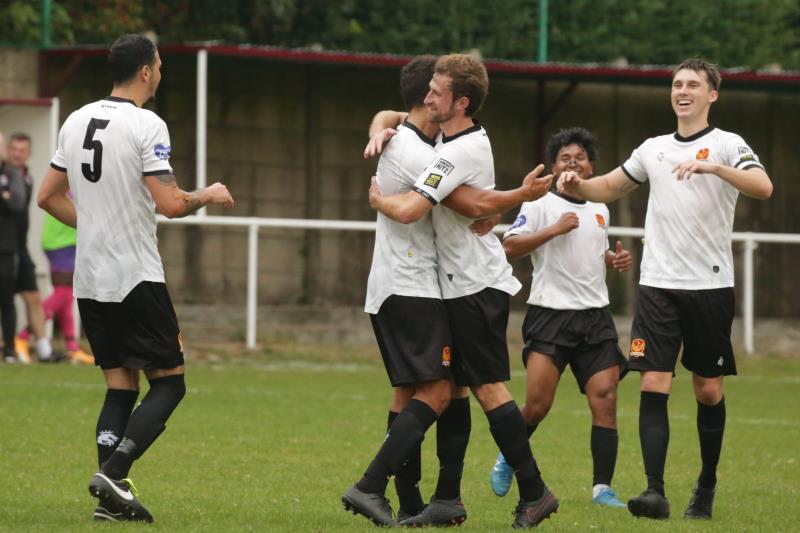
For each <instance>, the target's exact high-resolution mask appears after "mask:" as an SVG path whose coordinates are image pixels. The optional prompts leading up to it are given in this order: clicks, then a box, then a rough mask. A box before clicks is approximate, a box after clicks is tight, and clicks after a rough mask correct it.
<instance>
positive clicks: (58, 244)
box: [42, 213, 78, 251]
mask: <svg viewBox="0 0 800 533" xmlns="http://www.w3.org/2000/svg"><path fill="white" fill-rule="evenodd" d="M77 242H78V232H77V230H76V229H75V228H71V227H69V226H67V225H66V224H62V223H61V222H59V221H58V220H56V219H55V218H53V217H52V216H51V215H50V214H48V213H45V215H44V225H43V226H42V249H43V250H45V251H49V250H59V249H61V248H66V247H67V246H75V244H76V243H77Z"/></svg>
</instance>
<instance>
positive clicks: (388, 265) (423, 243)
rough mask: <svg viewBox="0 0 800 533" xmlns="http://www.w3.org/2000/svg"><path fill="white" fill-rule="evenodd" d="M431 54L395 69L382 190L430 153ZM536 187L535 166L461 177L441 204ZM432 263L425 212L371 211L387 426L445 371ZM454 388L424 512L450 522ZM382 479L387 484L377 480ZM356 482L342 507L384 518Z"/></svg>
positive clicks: (492, 205)
mask: <svg viewBox="0 0 800 533" xmlns="http://www.w3.org/2000/svg"><path fill="white" fill-rule="evenodd" d="M435 62H436V57H434V56H419V57H416V58H414V59H413V60H412V61H411V62H410V63H409V64H407V65H406V66H405V67H403V69H402V71H401V78H400V86H401V93H402V96H403V101H404V103H405V104H406V107H407V108H409V112H408V114H407V115H406V114H403V120H404V122H403V123H402V124H401V125H400V126H399V127H398V128H397V130H396V131H397V137H396V138H394V139H393V141H392V142H391V143H390V145H389V146H388V147H387V148H386V150H385V151H384V152H383V154H382V155H381V158H380V161H379V162H378V169H377V176H376V182H377V184H378V185H379V186H380V187H381V188H382V189H383V190H384V191H386V192H387V193H399V192H405V191H409V190H411V188H412V187H413V185H414V182H415V181H416V179H417V177H418V176H419V175H420V174H421V173H422V172H423V170H424V169H425V167H426V166H427V165H428V163H429V162H430V161H431V159H433V157H434V156H435V150H434V146H435V141H434V138H435V137H436V136H437V134H438V133H439V125H438V124H437V123H433V122H431V121H429V120H428V116H427V112H426V110H425V106H424V98H425V95H426V94H427V92H428V83H429V82H430V80H431V78H432V77H433V72H434V65H435ZM541 170H542V169H538V171H537V172H541ZM536 175H538V173H537V174H536ZM542 187H543V186H542V184H541V183H539V182H536V181H534V180H533V175H531V176H526V179H525V180H524V181H523V186H522V187H520V188H518V189H515V190H513V191H480V190H476V189H472V188H470V187H466V186H463V187H460V188H459V189H458V190H456V191H455V192H454V193H453V194H451V195H450V196H449V197H448V198H447V200H446V201H445V204H446V205H448V206H449V207H451V208H453V209H454V210H456V211H457V212H460V213H462V214H464V215H466V216H472V215H474V216H486V215H489V214H491V213H493V212H497V211H500V210H504V209H506V208H507V207H506V206H507V205H509V204H510V202H514V203H519V202H521V201H523V199H524V198H535V197H538V196H540V195H541V194H542V192H541V191H542ZM436 264H437V259H436V249H435V246H434V235H433V226H432V225H431V217H430V215H428V214H426V215H425V216H424V217H422V218H421V219H420V220H418V221H416V222H414V223H412V224H408V225H406V224H402V223H399V222H396V221H394V220H391V219H389V218H387V217H385V216H384V215H383V214H381V213H378V217H377V231H376V235H375V249H374V253H373V260H372V268H371V270H370V276H369V281H368V284H367V301H366V305H365V311H366V312H368V313H370V319H371V321H372V325H373V329H374V331H375V336H376V339H377V341H378V346H379V348H380V351H381V356H382V358H383V361H384V365H385V367H386V371H387V374H388V375H389V379H390V381H391V383H392V386H393V395H392V404H391V406H390V410H389V422H388V425H389V427H390V429H391V426H392V423H393V422H394V420H395V419H396V418H397V416H398V415H399V413H400V412H402V411H403V410H404V409H405V408H406V407H407V406H408V404H409V401H410V400H411V399H412V398H413V396H414V394H415V392H416V386H415V384H416V383H418V382H421V381H435V380H441V379H445V380H451V379H452V378H451V373H450V368H449V367H450V363H451V360H450V354H451V349H452V341H451V336H450V326H449V323H448V320H447V316H446V311H445V309H444V305H443V303H442V300H441V291H440V289H439V281H438V279H437V273H436ZM453 395H454V397H453V398H452V399H451V400H450V402H449V406H448V407H447V408H446V409H445V410H444V411H443V412H442V413H441V415H440V416H439V418H438V420H437V426H436V433H437V455H438V456H439V460H440V470H439V481H438V483H437V487H436V492H435V494H434V496H433V498H432V500H431V504H430V505H429V506H428V507H427V510H426V514H425V518H427V519H429V520H430V521H431V523H432V524H438V525H444V524H448V525H449V524H458V523H461V522H463V521H464V520H465V519H466V511H465V509H464V506H463V504H462V503H461V501H460V480H461V472H462V470H463V458H464V454H465V452H466V447H467V443H468V441H469V433H470V411H469V400H468V398H467V395H468V391H466V390H465V389H461V388H459V389H457V390H456V391H455V392H454V393H453ZM420 462H421V460H420V443H417V444H416V446H414V448H413V449H412V451H411V453H410V455H409V456H408V457H407V459H406V461H405V462H404V463H402V466H401V467H400V468H399V470H398V471H397V472H396V473H395V488H396V489H397V494H398V497H399V500H400V509H399V512H398V515H397V521H399V522H401V524H405V522H403V520H405V519H407V518H410V517H414V516H415V515H418V514H419V513H420V512H421V511H422V510H423V507H424V504H423V501H422V497H421V495H420V492H419V488H418V483H419V480H420V476H421V472H420V470H421V464H420ZM360 486H361V487H362V488H363V489H364V490H369V489H373V487H370V486H369V484H368V483H361V484H360ZM378 488H379V487H374V490H377V489H378ZM380 488H382V489H385V484H382V487H380ZM358 491H361V492H364V491H362V490H361V489H359V485H357V486H356V487H355V488H354V489H350V491H348V493H347V494H345V496H344V498H343V500H344V504H345V506H346V507H347V508H350V509H353V510H354V511H355V512H358V513H361V514H364V515H365V516H367V517H369V518H371V519H373V520H378V522H380V523H391V522H390V521H389V520H390V518H391V512H390V511H387V509H386V503H385V499H384V498H383V496H382V495H383V493H382V492H381V493H380V494H381V498H374V501H375V502H377V503H378V504H379V505H378V506H377V507H378V508H376V509H373V507H376V506H373V505H367V504H366V503H367V502H366V501H365V499H366V498H365V496H363V495H362V494H359V492H358ZM365 494H369V493H367V492H365ZM373 494H377V492H374V493H373ZM406 525H407V524H406Z"/></svg>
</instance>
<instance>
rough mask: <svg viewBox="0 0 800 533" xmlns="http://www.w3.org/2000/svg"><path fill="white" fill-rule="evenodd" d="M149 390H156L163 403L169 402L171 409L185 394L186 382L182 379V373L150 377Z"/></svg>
mask: <svg viewBox="0 0 800 533" xmlns="http://www.w3.org/2000/svg"><path fill="white" fill-rule="evenodd" d="M150 390H151V391H153V392H157V394H158V397H159V398H160V399H161V401H163V402H164V403H165V404H171V406H172V409H175V407H177V406H178V404H179V403H180V402H181V400H182V399H183V397H184V396H185V395H186V382H185V381H184V379H183V374H173V375H171V376H164V377H161V378H155V379H151V380H150Z"/></svg>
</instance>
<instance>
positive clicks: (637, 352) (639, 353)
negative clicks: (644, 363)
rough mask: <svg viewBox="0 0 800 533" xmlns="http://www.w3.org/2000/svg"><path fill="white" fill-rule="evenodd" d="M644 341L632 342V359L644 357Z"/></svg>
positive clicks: (635, 340)
mask: <svg viewBox="0 0 800 533" xmlns="http://www.w3.org/2000/svg"><path fill="white" fill-rule="evenodd" d="M644 347H645V344H644V339H633V340H631V357H644Z"/></svg>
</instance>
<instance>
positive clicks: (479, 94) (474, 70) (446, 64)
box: [436, 54, 489, 117]
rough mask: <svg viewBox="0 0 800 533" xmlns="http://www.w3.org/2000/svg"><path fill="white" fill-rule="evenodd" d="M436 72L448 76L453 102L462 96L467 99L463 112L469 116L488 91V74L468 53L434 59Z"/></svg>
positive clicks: (475, 110) (477, 60) (481, 64)
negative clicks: (467, 103)
mask: <svg viewBox="0 0 800 533" xmlns="http://www.w3.org/2000/svg"><path fill="white" fill-rule="evenodd" d="M436 74H443V75H445V76H450V78H451V79H452V80H453V81H452V83H451V84H450V90H451V91H452V92H453V101H454V102H455V101H456V100H458V99H459V98H461V97H462V96H466V97H467V98H468V99H469V105H468V106H467V109H465V110H464V114H465V115H466V116H468V117H471V116H472V115H474V114H475V113H477V112H478V111H479V110H480V108H481V106H482V105H483V101H484V100H486V95H487V94H488V93H489V75H488V74H487V73H486V67H484V66H483V63H481V61H480V60H479V59H477V58H475V57H473V56H471V55H468V54H450V55H446V56H442V57H440V58H439V59H438V60H437V61H436Z"/></svg>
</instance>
